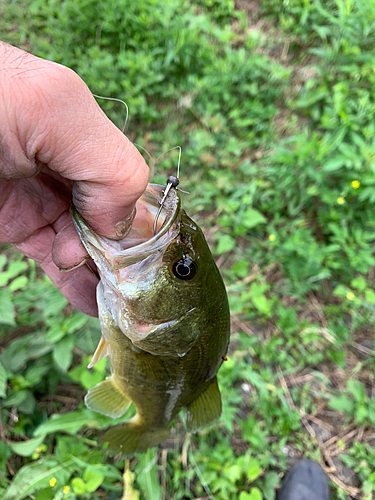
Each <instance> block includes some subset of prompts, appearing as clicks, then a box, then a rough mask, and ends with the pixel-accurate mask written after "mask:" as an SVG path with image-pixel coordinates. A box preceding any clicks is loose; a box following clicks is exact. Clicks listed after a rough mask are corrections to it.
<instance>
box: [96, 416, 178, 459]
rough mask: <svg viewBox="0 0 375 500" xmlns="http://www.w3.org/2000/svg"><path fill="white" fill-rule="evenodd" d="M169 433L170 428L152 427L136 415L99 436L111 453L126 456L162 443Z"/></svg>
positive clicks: (102, 444)
mask: <svg viewBox="0 0 375 500" xmlns="http://www.w3.org/2000/svg"><path fill="white" fill-rule="evenodd" d="M169 434H170V431H169V429H165V428H164V429H150V428H149V427H148V426H147V425H145V424H143V423H142V421H141V419H140V418H139V417H138V416H137V415H136V416H135V417H133V418H132V419H131V420H129V421H128V422H124V423H123V424H119V425H115V426H114V427H110V428H109V429H108V430H107V431H106V432H105V433H104V434H102V435H101V436H100V437H99V444H100V445H101V446H104V445H105V444H106V443H107V446H108V447H107V450H108V451H109V452H110V453H111V454H113V455H117V454H120V455H122V456H125V457H126V456H131V455H134V453H137V452H143V451H146V450H147V449H148V448H151V447H152V446H156V445H158V444H160V443H162V442H163V441H165V440H166V439H167V438H168V437H169Z"/></svg>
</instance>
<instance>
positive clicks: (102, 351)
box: [87, 335, 108, 368]
mask: <svg viewBox="0 0 375 500" xmlns="http://www.w3.org/2000/svg"><path fill="white" fill-rule="evenodd" d="M106 356H108V347H107V343H106V341H105V339H104V337H103V335H102V336H101V338H100V341H99V344H98V347H97V348H96V350H95V352H94V355H93V357H92V360H91V361H90V364H89V365H88V367H87V368H92V367H93V366H95V365H96V363H99V361H101V360H102V359H103V358H105V357H106Z"/></svg>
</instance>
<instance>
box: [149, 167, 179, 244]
mask: <svg viewBox="0 0 375 500" xmlns="http://www.w3.org/2000/svg"><path fill="white" fill-rule="evenodd" d="M179 183H180V181H179V179H178V177H175V176H174V175H170V176H169V177H168V179H167V186H166V188H165V190H164V191H163V198H162V199H161V201H159V205H160V206H159V210H158V212H157V214H156V217H155V220H154V236H155V235H156V224H157V222H158V219H159V217H160V214H161V211H162V208H163V206H164V203H165V200H166V199H167V196H168V193H169V191H170V190H171V189H172V188H174V189H176V188H177V186H178V185H179Z"/></svg>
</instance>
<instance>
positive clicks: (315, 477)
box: [277, 458, 330, 500]
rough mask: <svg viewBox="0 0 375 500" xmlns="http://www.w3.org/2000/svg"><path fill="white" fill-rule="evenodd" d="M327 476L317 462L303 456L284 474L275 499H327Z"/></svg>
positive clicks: (328, 492)
mask: <svg viewBox="0 0 375 500" xmlns="http://www.w3.org/2000/svg"><path fill="white" fill-rule="evenodd" d="M329 498H330V490H329V485H328V480H327V476H326V475H325V472H324V471H323V469H322V468H321V467H320V465H319V464H317V463H316V462H313V461H312V460H309V459H307V458H304V459H303V460H300V461H299V462H297V463H296V464H295V465H294V466H293V467H292V468H291V469H290V471H289V472H288V474H287V475H286V477H285V479H284V482H283V485H282V487H281V490H280V491H279V494H278V495H277V500H329Z"/></svg>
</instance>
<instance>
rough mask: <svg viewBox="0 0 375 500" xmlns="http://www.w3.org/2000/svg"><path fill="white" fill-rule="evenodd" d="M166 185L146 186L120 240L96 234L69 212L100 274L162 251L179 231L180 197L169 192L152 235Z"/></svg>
mask: <svg viewBox="0 0 375 500" xmlns="http://www.w3.org/2000/svg"><path fill="white" fill-rule="evenodd" d="M164 190H165V186H161V185H159V184H149V185H148V186H147V189H146V191H145V192H144V194H143V195H142V196H141V197H140V199H139V200H138V201H137V203H136V215H135V217H134V220H133V224H132V227H131V230H130V231H129V233H128V234H127V235H126V237H125V238H123V239H122V240H118V241H115V240H110V239H109V238H105V237H103V236H99V235H98V234H96V233H95V232H94V231H93V230H92V229H91V228H90V227H89V225H88V224H87V222H86V221H85V220H84V219H83V217H82V216H81V215H80V214H79V213H78V212H77V210H76V208H75V207H74V205H72V206H71V209H70V213H71V215H72V219H73V222H74V225H75V228H76V230H77V232H78V235H79V237H80V239H81V241H82V243H83V245H84V246H85V248H86V250H87V251H88V253H89V255H90V257H91V258H92V259H93V260H94V261H95V263H96V264H97V266H98V268H99V271H101V270H102V271H107V272H109V271H110V270H118V269H121V268H124V267H127V266H129V265H132V264H135V263H136V262H139V261H141V260H143V259H145V258H146V257H148V256H150V255H152V254H154V253H155V252H157V251H159V250H163V249H164V248H165V247H166V246H168V245H169V243H170V242H171V241H172V239H174V238H175V237H176V236H177V234H178V231H179V227H178V223H179V214H180V207H181V202H180V197H179V194H178V193H177V191H176V190H175V189H171V190H170V192H169V194H168V196H167V198H166V200H165V202H164V204H163V207H162V209H161V213H160V216H159V218H158V221H157V226H156V234H155V235H154V231H153V228H154V221H155V218H156V214H157V212H158V210H159V208H160V202H161V200H162V198H163V194H164ZM105 274H106V273H105Z"/></svg>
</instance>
